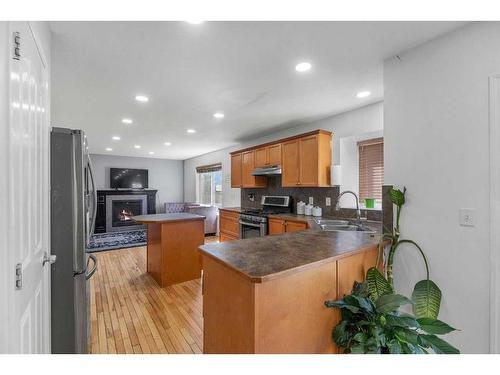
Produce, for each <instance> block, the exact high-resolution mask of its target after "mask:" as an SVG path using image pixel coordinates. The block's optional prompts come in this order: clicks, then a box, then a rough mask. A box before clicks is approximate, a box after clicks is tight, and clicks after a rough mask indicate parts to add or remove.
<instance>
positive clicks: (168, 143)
mask: <svg viewBox="0 0 500 375" xmlns="http://www.w3.org/2000/svg"><path fill="white" fill-rule="evenodd" d="M164 145H165V146H172V143H170V142H165V143H164Z"/></svg>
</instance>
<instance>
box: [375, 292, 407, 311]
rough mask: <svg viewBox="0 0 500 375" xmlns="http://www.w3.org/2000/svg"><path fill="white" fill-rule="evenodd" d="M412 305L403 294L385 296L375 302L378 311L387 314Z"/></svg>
mask: <svg viewBox="0 0 500 375" xmlns="http://www.w3.org/2000/svg"><path fill="white" fill-rule="evenodd" d="M409 303H412V302H411V301H410V300H409V299H408V298H406V297H405V296H402V295H401V294H385V295H383V296H381V297H379V299H377V301H376V302H375V306H376V307H377V311H378V312H380V313H382V314H385V313H388V312H391V311H396V310H397V309H399V307H401V306H403V305H407V304H409Z"/></svg>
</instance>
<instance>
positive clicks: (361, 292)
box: [351, 281, 368, 297]
mask: <svg viewBox="0 0 500 375" xmlns="http://www.w3.org/2000/svg"><path fill="white" fill-rule="evenodd" d="M351 294H352V295H353V296H357V297H368V285H367V284H366V281H365V282H362V283H358V282H357V281H355V282H354V285H353V286H352V292H351Z"/></svg>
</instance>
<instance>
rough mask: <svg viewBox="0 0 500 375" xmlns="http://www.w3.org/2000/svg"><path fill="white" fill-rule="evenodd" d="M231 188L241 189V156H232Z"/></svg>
mask: <svg viewBox="0 0 500 375" xmlns="http://www.w3.org/2000/svg"><path fill="white" fill-rule="evenodd" d="M231 187H233V188H240V187H241V154H233V155H231Z"/></svg>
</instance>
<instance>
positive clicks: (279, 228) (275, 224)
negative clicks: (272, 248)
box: [268, 218, 286, 234]
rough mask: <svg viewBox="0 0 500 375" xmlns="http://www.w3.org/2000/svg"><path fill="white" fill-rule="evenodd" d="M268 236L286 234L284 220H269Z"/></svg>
mask: <svg viewBox="0 0 500 375" xmlns="http://www.w3.org/2000/svg"><path fill="white" fill-rule="evenodd" d="M268 224H269V234H283V233H285V232H286V227H285V220H282V219H278V218H269V221H268Z"/></svg>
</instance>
